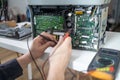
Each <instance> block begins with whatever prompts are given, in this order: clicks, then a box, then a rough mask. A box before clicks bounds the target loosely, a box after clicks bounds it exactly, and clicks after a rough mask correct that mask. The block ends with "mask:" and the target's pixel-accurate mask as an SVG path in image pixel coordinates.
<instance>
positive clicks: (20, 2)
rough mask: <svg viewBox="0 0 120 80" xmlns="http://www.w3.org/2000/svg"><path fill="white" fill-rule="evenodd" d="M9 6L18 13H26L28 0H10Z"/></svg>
mask: <svg viewBox="0 0 120 80" xmlns="http://www.w3.org/2000/svg"><path fill="white" fill-rule="evenodd" d="M8 6H9V8H13V10H15V12H17V13H20V14H26V7H27V0H8Z"/></svg>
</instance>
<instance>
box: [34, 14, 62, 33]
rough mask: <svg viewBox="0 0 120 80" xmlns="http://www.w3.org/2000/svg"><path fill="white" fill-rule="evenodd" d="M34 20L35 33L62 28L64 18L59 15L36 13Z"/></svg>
mask: <svg viewBox="0 0 120 80" xmlns="http://www.w3.org/2000/svg"><path fill="white" fill-rule="evenodd" d="M34 21H35V28H36V30H37V33H41V32H43V31H46V30H50V29H54V30H59V31H61V30H63V23H64V19H63V17H61V16H50V15H36V16H35V17H34Z"/></svg>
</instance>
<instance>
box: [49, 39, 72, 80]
mask: <svg viewBox="0 0 120 80" xmlns="http://www.w3.org/2000/svg"><path fill="white" fill-rule="evenodd" d="M71 52H72V47H71V38H70V37H68V38H66V39H65V41H63V39H61V40H60V41H59V42H58V44H57V45H56V46H55V48H54V50H53V52H52V54H53V55H52V54H51V55H52V56H51V57H50V59H49V63H50V68H49V73H48V78H47V80H64V79H65V74H64V73H65V69H66V68H67V65H68V62H69V60H70V57H71Z"/></svg>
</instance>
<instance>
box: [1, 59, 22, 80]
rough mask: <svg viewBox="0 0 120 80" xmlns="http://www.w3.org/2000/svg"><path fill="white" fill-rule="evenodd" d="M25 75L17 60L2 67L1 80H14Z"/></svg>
mask: <svg viewBox="0 0 120 80" xmlns="http://www.w3.org/2000/svg"><path fill="white" fill-rule="evenodd" d="M22 74H23V69H22V68H21V66H20V65H19V63H18V62H17V60H16V59H13V60H11V61H9V62H7V63H4V64H1V65H0V80H14V79H15V78H17V77H19V76H21V75H22Z"/></svg>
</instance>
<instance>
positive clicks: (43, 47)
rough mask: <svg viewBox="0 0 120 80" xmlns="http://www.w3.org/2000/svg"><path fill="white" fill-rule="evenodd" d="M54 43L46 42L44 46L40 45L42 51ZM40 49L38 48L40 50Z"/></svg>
mask: <svg viewBox="0 0 120 80" xmlns="http://www.w3.org/2000/svg"><path fill="white" fill-rule="evenodd" d="M53 44H54V43H53V42H50V41H49V42H46V43H45V44H44V45H41V47H42V49H43V50H45V49H47V48H48V47H50V46H52V45H53ZM41 47H40V48H41Z"/></svg>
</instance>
